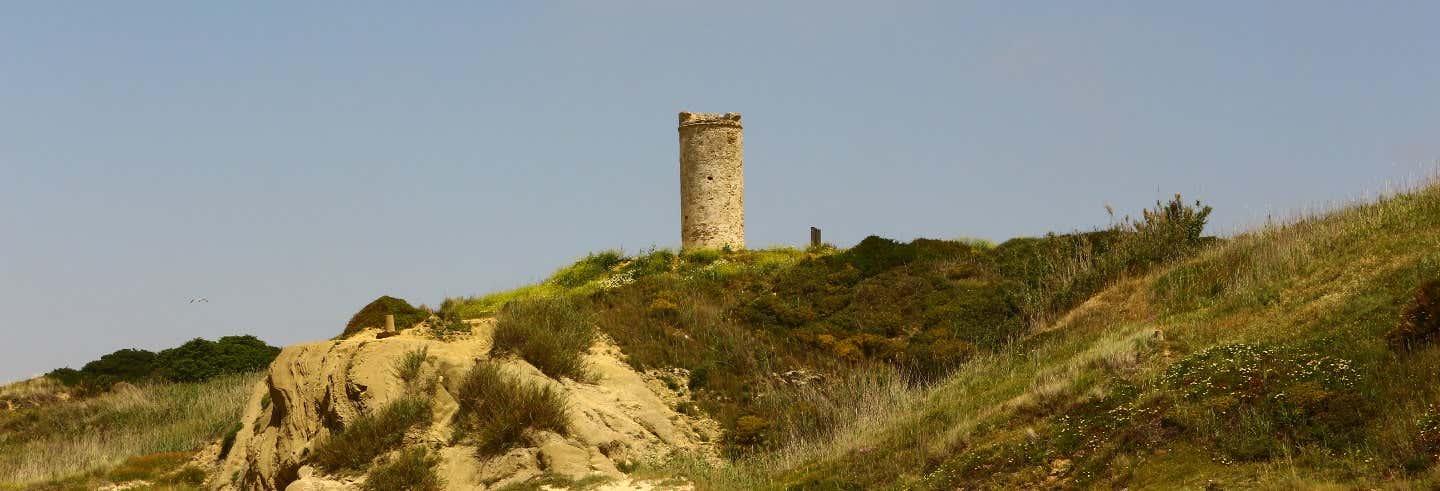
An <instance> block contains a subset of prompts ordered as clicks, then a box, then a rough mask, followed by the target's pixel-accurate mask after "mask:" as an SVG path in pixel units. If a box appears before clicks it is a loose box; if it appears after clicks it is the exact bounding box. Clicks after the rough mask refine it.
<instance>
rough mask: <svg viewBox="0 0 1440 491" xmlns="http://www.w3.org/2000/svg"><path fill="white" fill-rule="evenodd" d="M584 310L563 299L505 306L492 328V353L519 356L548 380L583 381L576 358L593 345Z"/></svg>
mask: <svg viewBox="0 0 1440 491" xmlns="http://www.w3.org/2000/svg"><path fill="white" fill-rule="evenodd" d="M594 324H595V320H594V316H593V315H592V314H591V312H590V311H589V310H588V309H585V308H583V307H582V306H581V305H580V304H579V303H577V302H576V301H574V300H571V299H569V298H565V297H557V298H541V299H534V300H526V301H518V302H512V303H510V304H507V305H506V306H505V308H504V309H502V310H501V312H500V317H499V319H498V320H497V321H496V324H495V341H494V349H495V350H497V351H499V352H511V353H515V354H518V355H520V356H521V357H522V358H524V359H525V360H526V361H529V362H530V363H531V364H533V365H535V367H536V368H539V369H540V371H542V372H545V374H546V375H549V376H551V377H556V378H559V377H570V378H571V379H575V380H584V379H585V378H586V377H587V375H586V372H585V364H584V360H582V359H581V357H580V355H581V354H582V353H584V352H585V351H586V350H588V349H590V345H591V344H592V343H594V342H595V325H594Z"/></svg>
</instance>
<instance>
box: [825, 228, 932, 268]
mask: <svg viewBox="0 0 1440 491" xmlns="http://www.w3.org/2000/svg"><path fill="white" fill-rule="evenodd" d="M915 249H916V248H915V246H914V245H911V244H901V243H899V242H896V241H894V240H891V239H886V238H884V237H879V236H875V235H871V236H869V237H866V238H865V239H864V240H861V241H860V243H859V244H855V247H851V248H850V249H847V250H846V251H845V252H842V253H840V254H837V255H836V256H834V258H835V259H837V260H839V261H842V262H845V263H848V264H850V265H851V266H854V267H855V269H858V270H860V272H861V273H864V274H865V275H873V274H876V273H879V272H881V271H884V270H887V269H890V268H893V267H896V266H901V265H904V264H907V263H909V262H910V261H914V260H915V257H916V256H917V254H916V251H915Z"/></svg>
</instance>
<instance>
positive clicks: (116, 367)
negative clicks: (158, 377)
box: [80, 349, 156, 381]
mask: <svg viewBox="0 0 1440 491" xmlns="http://www.w3.org/2000/svg"><path fill="white" fill-rule="evenodd" d="M155 369H156V364H155V353H152V352H150V351H146V350H142V349H122V350H119V351H116V352H114V353H110V354H108V355H104V356H101V357H100V359H99V360H95V361H92V362H90V363H86V364H85V366H84V367H82V368H81V369H80V371H81V372H83V373H84V374H85V375H87V376H90V377H97V376H101V375H109V376H111V377H115V378H116V379H119V380H125V381H134V380H143V379H145V378H148V377H150V376H151V375H154V374H155Z"/></svg>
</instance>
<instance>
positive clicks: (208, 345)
mask: <svg viewBox="0 0 1440 491" xmlns="http://www.w3.org/2000/svg"><path fill="white" fill-rule="evenodd" d="M279 353H280V348H276V347H274V346H269V345H266V344H265V343H264V342H263V341H260V339H258V338H256V337H255V336H225V337H222V338H220V340H219V341H207V340H205V339H200V338H195V339H192V340H190V341H188V342H186V343H185V344H183V345H180V346H177V347H175V348H170V349H166V350H162V351H161V352H160V353H159V354H156V353H152V352H149V351H146V350H140V349H122V350H119V351H116V352H114V353H110V354H108V355H104V356H101V357H100V359H99V360H95V361H92V362H90V363H86V364H85V366H84V367H83V368H81V369H80V370H75V369H71V368H59V369H55V370H52V371H50V373H48V374H46V375H47V376H49V377H51V378H54V379H55V380H57V381H59V382H60V383H62V384H65V385H66V386H67V387H74V388H78V389H80V393H81V394H82V395H83V394H94V393H98V392H103V391H106V390H109V389H110V386H112V385H114V384H115V383H116V382H130V383H137V382H143V381H148V380H152V379H163V380H169V381H172V382H202V381H205V380H209V379H211V378H214V377H216V376H220V375H224V374H229V373H246V372H254V371H257V370H263V369H265V368H266V367H268V366H269V365H270V362H271V361H273V360H274V359H275V356H276V355H278V354H279Z"/></svg>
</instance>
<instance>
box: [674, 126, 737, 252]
mask: <svg viewBox="0 0 1440 491" xmlns="http://www.w3.org/2000/svg"><path fill="white" fill-rule="evenodd" d="M743 143H744V141H743V138H742V137H741V134H740V113H725V114H710V113H688V112H681V113H680V243H681V248H683V249H692V248H697V247H698V248H713V249H720V248H724V247H726V246H729V247H730V248H731V249H744V248H745V177H744V172H743V171H744V161H745V159H744V157H743V152H742V151H741V150H742V147H743Z"/></svg>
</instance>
